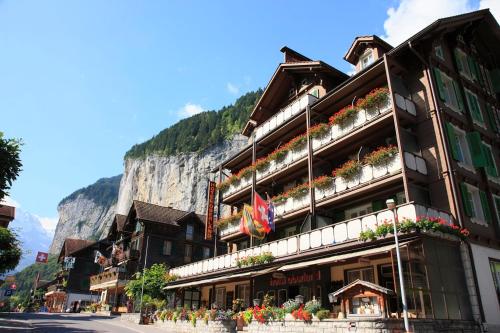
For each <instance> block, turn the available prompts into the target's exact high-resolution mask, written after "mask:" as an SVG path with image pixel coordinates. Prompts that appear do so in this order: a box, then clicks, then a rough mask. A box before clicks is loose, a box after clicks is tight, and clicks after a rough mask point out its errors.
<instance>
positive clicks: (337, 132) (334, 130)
mask: <svg viewBox="0 0 500 333" xmlns="http://www.w3.org/2000/svg"><path fill="white" fill-rule="evenodd" d="M330 134H331V138H332V141H334V140H337V139H338V138H340V137H341V136H342V129H341V128H340V126H339V125H332V127H331V128H330Z"/></svg>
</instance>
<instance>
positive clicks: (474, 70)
mask: <svg viewBox="0 0 500 333" xmlns="http://www.w3.org/2000/svg"><path fill="white" fill-rule="evenodd" d="M467 62H468V63H469V70H470V72H471V74H472V77H473V78H474V79H476V81H478V80H479V72H478V70H477V62H476V60H474V58H472V57H469V56H467Z"/></svg>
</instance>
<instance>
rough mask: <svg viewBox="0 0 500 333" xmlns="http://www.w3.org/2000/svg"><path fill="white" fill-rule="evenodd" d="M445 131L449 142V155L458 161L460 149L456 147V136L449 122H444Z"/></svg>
mask: <svg viewBox="0 0 500 333" xmlns="http://www.w3.org/2000/svg"><path fill="white" fill-rule="evenodd" d="M445 127H446V133H447V134H448V141H449V142H450V147H451V155H452V156H453V159H454V160H457V161H460V160H461V159H460V151H459V147H458V138H457V135H456V134H455V129H454V128H453V126H452V125H451V124H450V123H445Z"/></svg>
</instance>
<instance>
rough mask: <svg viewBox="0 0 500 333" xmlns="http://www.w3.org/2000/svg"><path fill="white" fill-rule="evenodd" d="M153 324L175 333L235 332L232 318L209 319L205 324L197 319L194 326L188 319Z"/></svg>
mask: <svg viewBox="0 0 500 333" xmlns="http://www.w3.org/2000/svg"><path fill="white" fill-rule="evenodd" d="M155 326H157V327H159V328H162V329H165V331H166V332H175V333H235V332H236V323H235V321H234V320H228V321H209V322H208V324H205V322H204V321H203V320H197V321H196V326H193V324H192V323H191V322H190V321H181V320H177V322H174V321H172V320H165V321H161V320H158V321H156V322H155Z"/></svg>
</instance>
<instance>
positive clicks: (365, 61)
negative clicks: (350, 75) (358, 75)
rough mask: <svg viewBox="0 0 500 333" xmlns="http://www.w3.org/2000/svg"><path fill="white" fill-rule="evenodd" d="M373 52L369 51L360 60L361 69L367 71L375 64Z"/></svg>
mask: <svg viewBox="0 0 500 333" xmlns="http://www.w3.org/2000/svg"><path fill="white" fill-rule="evenodd" d="M373 61H374V59H373V52H372V50H368V51H367V52H365V54H363V55H362V56H361V57H360V58H359V63H360V65H361V69H365V68H366V67H368V66H370V65H371V64H372V63H373Z"/></svg>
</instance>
